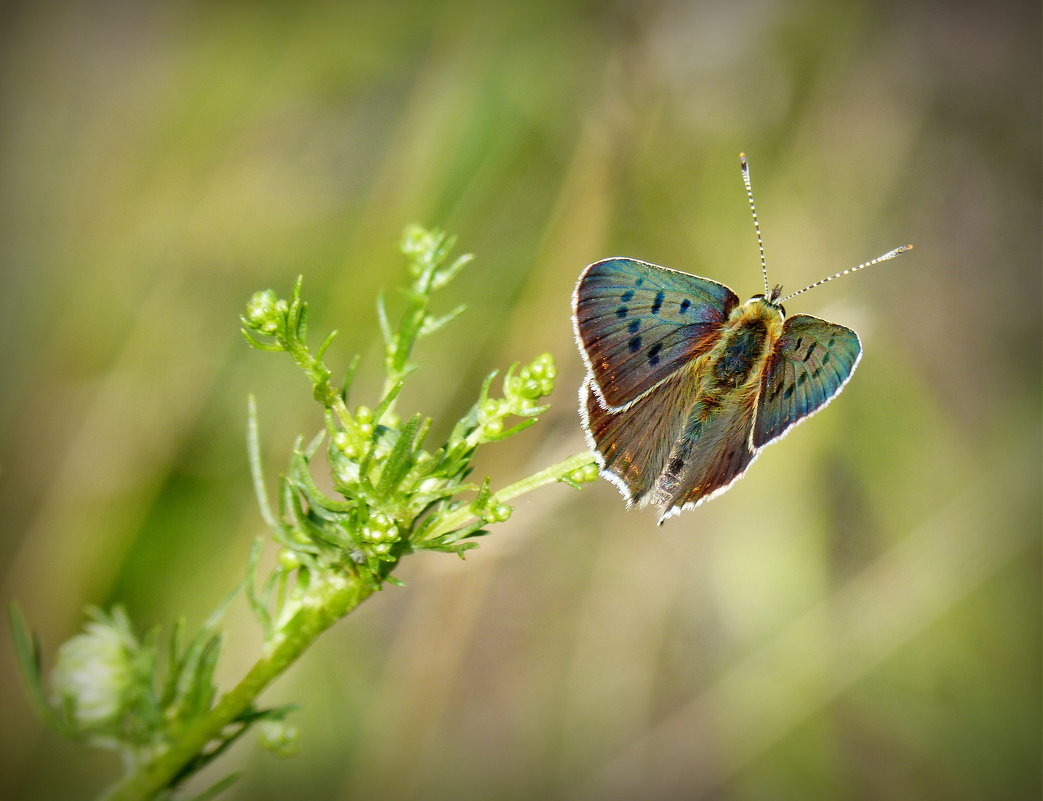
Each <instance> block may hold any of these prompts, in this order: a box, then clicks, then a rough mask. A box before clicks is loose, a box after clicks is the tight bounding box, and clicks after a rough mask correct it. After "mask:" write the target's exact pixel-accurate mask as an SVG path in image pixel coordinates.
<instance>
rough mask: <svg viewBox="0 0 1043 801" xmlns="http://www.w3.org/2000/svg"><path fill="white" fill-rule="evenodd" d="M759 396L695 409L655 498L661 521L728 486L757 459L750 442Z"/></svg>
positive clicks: (682, 433) (676, 446)
mask: <svg viewBox="0 0 1043 801" xmlns="http://www.w3.org/2000/svg"><path fill="white" fill-rule="evenodd" d="M754 406H755V397H754V396H753V395H752V394H751V395H748V396H746V397H742V398H739V399H737V402H736V403H734V404H732V405H730V406H727V407H717V408H712V407H711V408H703V407H702V405H701V403H700V404H697V405H696V407H695V408H694V409H693V410H692V412H691V413H690V415H689V416H688V419H687V421H686V423H685V425H684V427H683V430H682V432H681V435H680V437H679V438H678V440H677V442H676V444H675V445H674V447H673V450H672V451H671V452H670V456H669V459H668V461H667V464H666V469H665V470H664V472H663V475H662V477H661V478H660V479H659V482H658V484H657V486H656V489H655V493H654V495H653V497H652V502H653V503H655V504H656V505H657V506H659V507H660V508H662V509H663V515H662V517H660V519H659V521H660V522H662V521H663V520H664V519H665V518H667V517H670V516H672V515H674V514H677V512H679V511H681V509H683V508H686V507H689V506H691V505H697V504H699V503H701V502H702V501H704V500H706V499H708V498H711V497H713V496H714V495H715V494H717V493H719V492H722V491H724V490H725V489H727V488H728V487H729V486H730V485H731V484H732V482H733V481H735V480H736V479H737V478H739V476H741V475H742V474H743V473H744V472H745V471H746V468H747V467H749V466H750V463H751V462H752V461H753V460H754V458H756V455H757V450H756V448H754V447H752V446H751V443H750V432H751V431H752V429H753V417H754V415H753V413H754Z"/></svg>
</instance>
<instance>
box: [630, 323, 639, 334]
mask: <svg viewBox="0 0 1043 801" xmlns="http://www.w3.org/2000/svg"><path fill="white" fill-rule="evenodd" d="M640 328H641V321H640V320H631V321H630V322H629V323H628V324H627V331H629V332H630V333H631V334H636V333H637V332H638V331H639V330H640Z"/></svg>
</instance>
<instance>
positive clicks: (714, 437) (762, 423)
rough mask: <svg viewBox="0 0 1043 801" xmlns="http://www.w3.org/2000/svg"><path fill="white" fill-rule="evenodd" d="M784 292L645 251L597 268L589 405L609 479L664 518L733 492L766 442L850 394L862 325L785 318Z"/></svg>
mask: <svg viewBox="0 0 1043 801" xmlns="http://www.w3.org/2000/svg"><path fill="white" fill-rule="evenodd" d="M778 298H779V290H778V288H776V289H775V290H772V291H770V292H767V293H766V294H765V295H757V296H754V297H753V298H751V299H750V300H748V301H746V302H745V303H740V302H739V299H738V297H737V296H736V295H735V293H734V292H732V291H731V290H730V289H728V288H727V287H726V286H724V285H722V284H719V283H717V282H715V281H710V280H709V279H706V278H700V277H698V276H694V275H689V274H687V273H682V272H679V271H676V270H671V269H668V268H665V267H659V266H657V265H654V264H649V263H647V262H642V261H637V260H635V259H626V258H614V259H605V260H602V261H599V262H595V263H594V264H591V265H590V266H589V267H587V268H586V270H584V271H583V274H582V275H581V276H580V279H579V282H578V283H577V285H576V290H575V292H574V293H573V321H574V327H575V332H576V339H577V342H578V343H579V346H580V352H581V354H582V355H583V358H584V361H585V362H586V364H587V368H588V373H587V378H586V380H585V381H584V383H583V386H582V388H581V390H580V414H581V417H582V419H583V424H584V429H585V431H586V434H587V439H588V443H589V444H590V446H591V448H592V450H593V451H594V452H595V454H596V456H597V459H598V463H599V466H600V467H601V470H602V474H603V475H605V476H606V477H607V478H608V479H609V480H611V481H612V482H613V483H614V484H616V486H617V487H618V488H619V490H620V491H621V492H622V494H623V496H624V497H625V498H626V500H627V502H628V504H634V505H638V506H644V505H646V504H653V505H655V506H658V507H659V508H660V509H661V510H662V515H661V517H660V522H662V520H664V519H665V518H667V517H670V516H672V515H674V514H676V513H677V512H679V511H681V510H682V509H687V508H690V507H692V506H695V505H698V504H699V503H701V502H702V501H704V500H707V499H709V498H711V497H714V496H715V495H717V494H719V493H721V492H723V491H724V490H725V489H727V488H728V487H729V486H731V484H732V483H733V482H734V481H735V480H736V479H737V478H738V477H739V476H741V475H742V474H743V472H744V471H745V470H746V468H747V467H749V465H750V464H751V463H752V461H753V460H754V458H756V455H757V453H758V451H759V450H760V449H761V448H762V447H764V445H766V444H768V443H769V442H771V441H773V440H775V439H777V438H778V437H780V436H782V435H783V434H784V433H785V432H786V431H787V430H788V429H789V428H790V427H791V426H792V425H794V424H796V423H798V422H800V421H801V420H802V419H804V418H806V417H807V416H809V415H811V414H813V413H814V412H815V411H817V410H818V409H819V408H821V407H822V406H824V405H825V404H826V403H828V402H829V400H830V399H831V398H832V397H833V396H835V395H836V394H837V392H839V391H840V389H841V388H842V387H843V385H844V383H846V381H847V380H848V378H849V377H850V375H851V373H852V371H853V370H854V368H855V365H856V364H857V362H858V359H859V357H860V354H861V346H860V344H859V341H858V337H857V335H856V334H855V333H854V332H853V331H851V330H850V329H847V328H844V327H843V326H838V325H835V324H833V323H829V322H826V321H825V320H820V319H818V318H816V317H810V316H808V315H796V316H794V317H791V318H786V317H785V312H784V310H783V308H782V306H781V304H780V303H779V302H778Z"/></svg>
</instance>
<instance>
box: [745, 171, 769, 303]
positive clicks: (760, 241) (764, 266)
mask: <svg viewBox="0 0 1043 801" xmlns="http://www.w3.org/2000/svg"><path fill="white" fill-rule="evenodd" d="M739 164H740V165H741V166H742V182H743V183H744V184H746V199H747V200H748V201H750V211H752V212H753V230H755V231H756V232H757V250H759V251H760V254H761V276H763V278H764V295H765V297H767V296H768V294H770V293H769V292H768V262H767V260H766V259H765V258H764V238H763V237H762V236H761V224H760V220H758V219H757V204H756V203H754V202H753V187H752V186H750V165H749V164H748V163H747V162H746V154H745V153H740V154H739Z"/></svg>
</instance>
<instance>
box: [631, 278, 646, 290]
mask: <svg viewBox="0 0 1043 801" xmlns="http://www.w3.org/2000/svg"><path fill="white" fill-rule="evenodd" d="M644 282H645V279H644V278H638V279H637V280H636V281H634V286H635V287H637V288H638V289H640V288H641V284H643V283H644Z"/></svg>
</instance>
